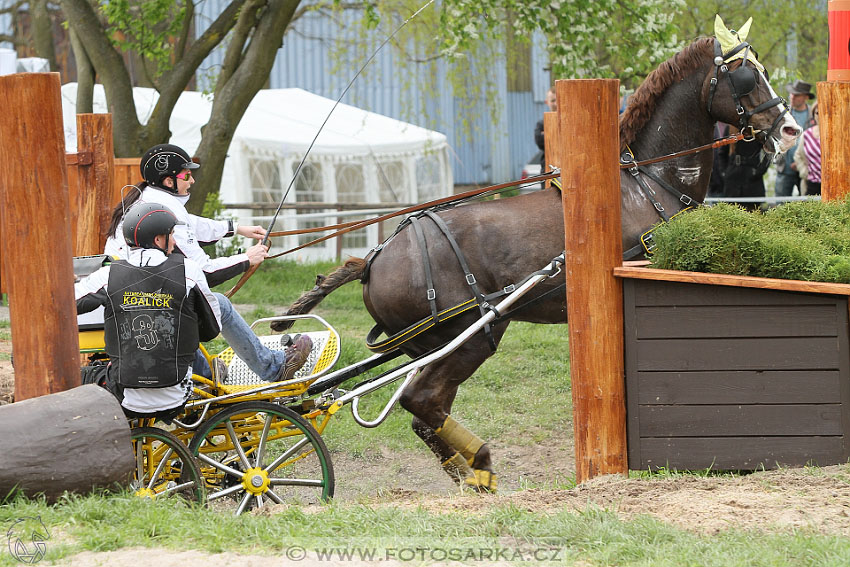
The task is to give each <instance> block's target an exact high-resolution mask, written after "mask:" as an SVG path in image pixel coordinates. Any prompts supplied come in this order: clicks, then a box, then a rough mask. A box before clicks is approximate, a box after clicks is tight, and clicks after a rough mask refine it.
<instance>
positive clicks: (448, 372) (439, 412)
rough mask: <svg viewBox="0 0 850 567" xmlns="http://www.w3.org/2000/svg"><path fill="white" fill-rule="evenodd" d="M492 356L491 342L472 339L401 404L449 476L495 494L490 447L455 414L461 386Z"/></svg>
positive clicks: (422, 377) (426, 373)
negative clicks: (458, 390) (460, 421)
mask: <svg viewBox="0 0 850 567" xmlns="http://www.w3.org/2000/svg"><path fill="white" fill-rule="evenodd" d="M470 343H473V344H470ZM490 354H491V352H490V348H489V346H488V345H487V343H486V341H478V340H476V339H472V340H471V341H470V342H469V343H467V344H466V345H464V347H461V349H459V350H458V351H456V352H454V353H452V354H451V355H449V356H447V357H446V358H444V359H442V360H439V361H437V362H434V363H432V364H430V365H428V366H427V367H425V368H424V369H423V370H422V371H421V372H420V373H419V375H418V376H417V377H416V378H415V379H414V380H413V382H411V383H410V384H409V385H408V387H407V388H406V389H405V391H404V393H403V394H402V397H401V400H400V403H401V405H402V407H403V408H404V409H406V410H407V411H409V412H410V413H412V414H413V416H414V419H413V424H412V425H413V431H414V432H415V433H416V434H417V435H418V436H419V437H420V438H421V439H422V440H423V441H424V442H425V444H426V445H428V447H429V448H430V449H431V450H432V451H433V452H434V454H435V455H437V457H438V458H439V459H440V462H441V463H442V465H443V469H444V470H445V471H446V473H448V474H449V476H451V477H452V478H453V479H454V480H456V481H457V482H462V483H463V484H464V485H466V486H469V487H470V488H473V489H475V490H479V491H487V492H495V490H496V484H497V482H496V475H495V473H494V472H493V465H492V460H491V456H490V448H489V447H488V445H487V443H485V442H484V441H483V440H482V439H481V438H480V437H478V436H477V435H475V434H474V433H472V432H471V431H469V430H468V429H466V428H465V427H464V426H463V425H461V424H460V423H458V422H457V421H456V420H455V419H454V418H453V417H452V416H451V415H450V412H451V407H452V403H453V402H454V398H455V395H456V393H457V387H458V385H459V384H461V383H462V382H463V381H464V380H466V379H467V378H468V377H469V376H471V375H472V373H473V372H475V370H476V369H477V368H478V367H479V366H480V365H481V364H482V363H483V362H484V361H485V360H486V359H487V358H488V357H489V356H490Z"/></svg>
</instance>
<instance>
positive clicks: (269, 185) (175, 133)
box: [62, 83, 453, 259]
mask: <svg viewBox="0 0 850 567" xmlns="http://www.w3.org/2000/svg"><path fill="white" fill-rule="evenodd" d="M76 92H77V85H76V83H69V84H66V85H64V86H63V87H62V104H63V113H64V119H65V139H66V145H67V147H68V151H76V120H75V118H74V115H75V101H76ZM133 94H134V97H135V101H136V109H137V112H138V115H139V120H140V121H142V122H143V123H144V122H146V121H147V119H148V118H149V116H150V113H151V111H152V110H153V107H154V104H155V103H156V99H157V97H158V94H157V92H156V91H155V90H153V89H144V88H135V89H134V91H133ZM333 105H334V101H333V100H330V99H327V98H324V97H321V96H318V95H314V94H312V93H309V92H307V91H304V90H301V89H267V90H261V91H260V92H259V93H258V94H257V96H256V97H255V98H254V100H253V101H252V102H251V104H250V106H249V107H248V110H247V112H246V113H245V115H244V117H243V118H242V121H241V122H240V123H239V126H238V127H237V129H236V133H235V135H234V137H233V141H232V143H231V144H230V148H229V150H228V153H227V159H226V161H225V166H224V174H223V177H222V183H221V193H220V196H221V199H222V201H223V202H224V203H269V210H266V211H260V212H258V211H251V210H246V209H238V210H232V211H228V214H232V215H233V216H237V217H238V218H239V220H240V222H243V223H256V224H262V225H264V226H267V225H268V220H266V218H265V217H263V216H262V215H271V214H273V212H274V209H276V207H277V204H278V202H279V201H280V198H281V197H282V195H283V192H284V191H286V189H287V187H289V185H290V182H291V180H292V177H293V175H294V173H295V171H296V169H297V167H298V164H299V163H300V161H301V159H302V158H303V156H304V153H305V152H306V151H307V148H308V147H309V146H310V144H311V142H312V141H313V138H314V137H315V136H316V133H317V132H318V131H319V127H320V126H321V124H322V122H323V121H324V120H325V118H326V117H327V116H328V114H329V113H330V118H329V119H328V122H327V124H326V125H325V127H324V128H323V129H322V132H321V134H319V137H318V138H317V139H316V142H315V145H314V146H313V149H312V150H310V153H309V155H308V157H307V161H306V162H305V164H304V167H303V168H302V170H301V174H300V175H299V179H298V180H297V181H296V182H295V183H294V184H293V189H292V190H291V191H290V194H289V195H288V196H287V198H286V202H287V203H295V202H323V203H379V202H383V203H417V202H423V201H428V200H431V199H436V198H439V197H443V196H447V195H450V194H451V193H452V184H453V183H452V173H451V168H450V167H449V162H448V150H449V147H448V143H447V141H446V137H445V136H444V135H443V134H440V133H438V132H434V131H432V130H427V129H425V128H420V127H418V126H414V125H412V124H407V123H405V122H401V121H398V120H394V119H392V118H388V117H386V116H382V115H380V114H375V113H372V112H367V111H365V110H361V109H359V108H356V107H353V106H349V105H346V104H340V105H339V106H337V108H336V109H334V110H333V112H332V113H331V109H332V108H333ZM211 109H212V97H211V95H204V94H203V93H199V92H193V91H186V92H184V93H183V94H182V95H181V96H180V99H179V100H178V102H177V105H176V106H175V109H174V112H173V113H172V117H171V121H170V123H169V127H170V129H171V133H172V137H171V140H170V141H171V142H172V143H174V144H177V145H179V146H181V147H183V148H185V149H186V151H188V152H189V153H190V154H191V153H193V152H194V151H195V150H196V149H197V147H198V145H199V144H200V141H201V127H202V126H203V125H204V124H206V122H207V121H208V120H209V116H210V112H211ZM94 112H107V108H106V99H105V96H104V92H103V87H102V86H101V85H97V86H96V87H95V94H94ZM332 212H333V210H331V209H327V210H324V213H332ZM299 213H300V214H299V215H298V218H296V216H295V212H294V211H293V210H284V211H282V213H281V216H280V217H279V218H278V222H277V223H276V224H275V230H285V229H295V228H304V227H308V226H323V225H327V224H335V223H336V222H337V215H336V214H333V215H329V216H328V217H324V218H322V217H318V216H314V215H315V214H317V213H319V214H322V211H316V210H315V209H311V210H306V209H305V210H299ZM305 214H311V216H305ZM254 215H259V216H254ZM348 220H351V219H350V218H348ZM309 239H311V237H309V235H307V236H301V237H297V236H293V237H286V239H276V242H275V249H279V248H281V247H292V246H295V245H297V244H298V243H299V242H306V241H307V240H309ZM377 242H378V229H377V227H375V226H373V227H370V228H369V229H367V230H365V231H357V232H354V233H349V234H348V235H346V236H345V237H343V246H344V251H345V253H348V254H355V255H361V254H364V253H365V252H366V251H367V250H368V249H369V248H371V247H372V246H374V245H375V244H377ZM336 252H337V244H336V242H335V239H331V240H329V241H326V242H325V243H323V244H320V245H318V246H313V247H309V248H306V249H304V250H303V251H302V252H301V253H300V254H299V256H298V258H304V259H320V258H331V257H334V256H335V255H336Z"/></svg>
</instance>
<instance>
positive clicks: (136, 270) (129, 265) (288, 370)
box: [74, 203, 312, 418]
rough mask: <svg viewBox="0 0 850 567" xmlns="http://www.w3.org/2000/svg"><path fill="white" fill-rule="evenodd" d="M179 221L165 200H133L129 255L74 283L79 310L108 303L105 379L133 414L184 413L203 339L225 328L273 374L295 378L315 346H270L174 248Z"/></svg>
mask: <svg viewBox="0 0 850 567" xmlns="http://www.w3.org/2000/svg"><path fill="white" fill-rule="evenodd" d="M180 225H181V221H179V220H178V219H177V217H176V216H175V215H174V213H172V212H171V211H170V210H169V209H167V208H166V207H163V206H162V205H158V204H152V203H137V204H135V205H133V207H132V208H131V209H130V210H129V211H128V212H127V215H126V216H125V218H124V222H123V234H124V239H125V243H126V245H127V248H128V254H127V259H126V260H119V261H116V262H113V263H112V264H110V265H108V266H105V267H103V268H101V269H99V270H98V271H96V272H94V273H92V274H91V275H89V276H88V277H86V278H84V279H82V280H80V281H79V282H78V283H76V284H75V285H74V295H75V298H76V301H77V313H88V312H89V311H93V310H94V309H96V308H97V307H99V306H101V305H103V306H104V307H105V312H104V329H105V330H104V340H105V342H106V352H107V354H108V355H109V358H110V364H109V367H108V371H107V375H106V379H105V383H104V384H102V385H105V386H106V388H107V389H109V390H110V391H111V392H112V393H113V394H115V396H116V397H117V398H118V400H119V401H120V402H121V405H122V407H123V408H124V412H125V414H127V416H128V417H160V418H168V417H173V416H174V415H176V414H178V413H179V411H180V410H181V409H182V407H183V405H184V404H185V403H186V400H187V399H188V398H189V395H190V394H191V393H192V364H193V362H194V359H195V351H196V350H197V348H198V344H199V341H208V340H211V339H213V338H215V337H216V336H217V335H218V334H219V332H220V331H222V332H223V334H224V337H225V339H226V340H227V341H228V343H229V344H230V346H231V347H232V348H233V350H234V351H235V352H236V354H237V355H238V356H239V357H240V358H241V359H242V360H244V361H245V363H246V364H247V365H248V367H249V368H251V370H253V371H254V372H255V373H257V374H258V375H259V376H260V377H261V378H263V379H265V380H269V381H277V380H282V379H288V378H291V377H292V376H293V375H294V374H295V372H296V371H297V370H298V369H299V368H301V366H303V365H304V363H305V362H306V361H307V357H308V355H309V353H310V350H311V347H312V342H311V341H310V338H309V337H308V336H307V335H301V336H299V337H298V338H296V340H295V341H294V343H293V344H292V345H291V346H289V347H288V348H286V349H285V350H284V351H273V350H270V349H268V348H266V347H265V346H263V345H262V344H261V343H260V341H259V340H258V339H257V337H256V335H255V334H254V333H253V331H251V329H250V327H248V325H247V324H246V323H245V321H244V320H243V319H242V317H241V316H240V315H239V314H238V313H237V312H236V311H235V310H234V309H233V306H232V305H231V303H230V301H229V300H227V298H225V297H224V296H223V295H221V294H216V293H213V292H211V291H210V289H209V286H208V285H207V282H206V278H205V277H204V273H203V271H202V270H201V268H200V267H199V266H198V264H196V263H195V262H193V261H192V260H190V259H188V258H185V257H184V256H183V255H182V254H179V253H172V252H173V251H174V246H175V242H174V241H175V239H174V230H175V227H177V226H180ZM223 329H224V330H223Z"/></svg>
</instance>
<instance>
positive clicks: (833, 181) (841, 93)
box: [801, 81, 850, 201]
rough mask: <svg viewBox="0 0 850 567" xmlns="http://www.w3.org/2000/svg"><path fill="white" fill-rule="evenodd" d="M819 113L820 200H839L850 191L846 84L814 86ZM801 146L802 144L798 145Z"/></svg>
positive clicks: (849, 93) (849, 86)
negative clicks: (816, 88)
mask: <svg viewBox="0 0 850 567" xmlns="http://www.w3.org/2000/svg"><path fill="white" fill-rule="evenodd" d="M818 112H819V114H820V145H821V198H822V199H823V200H824V201H831V200H835V199H843V198H844V196H845V195H847V193H848V192H850V179H847V174H846V172H847V163H848V158H850V131H848V129H847V125H848V124H850V82H839V81H823V82H820V83H818ZM801 143H802V142H801Z"/></svg>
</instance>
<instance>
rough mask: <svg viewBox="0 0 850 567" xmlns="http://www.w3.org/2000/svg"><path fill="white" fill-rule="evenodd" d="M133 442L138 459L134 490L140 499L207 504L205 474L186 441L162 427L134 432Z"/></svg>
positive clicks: (134, 472) (144, 428) (131, 432)
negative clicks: (173, 498)
mask: <svg viewBox="0 0 850 567" xmlns="http://www.w3.org/2000/svg"><path fill="white" fill-rule="evenodd" d="M130 438H131V439H132V441H133V454H134V455H135V456H136V468H135V470H134V471H133V481H132V482H131V488H132V490H133V491H134V493H135V494H136V495H137V496H140V497H144V498H162V497H164V496H171V495H177V496H181V497H183V498H185V499H187V500H190V501H194V502H205V501H206V499H205V494H206V487H205V485H204V479H203V477H202V476H201V470H200V469H199V468H198V464H197V462H196V461H195V459H194V457H192V454H191V453H190V452H189V449H188V448H187V447H186V445H184V444H183V442H182V441H180V440H179V439H178V438H177V437H175V436H174V435H172V434H171V433H169V432H167V431H165V430H163V429H159V428H158V427H136V428H133V429H131V430H130Z"/></svg>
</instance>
